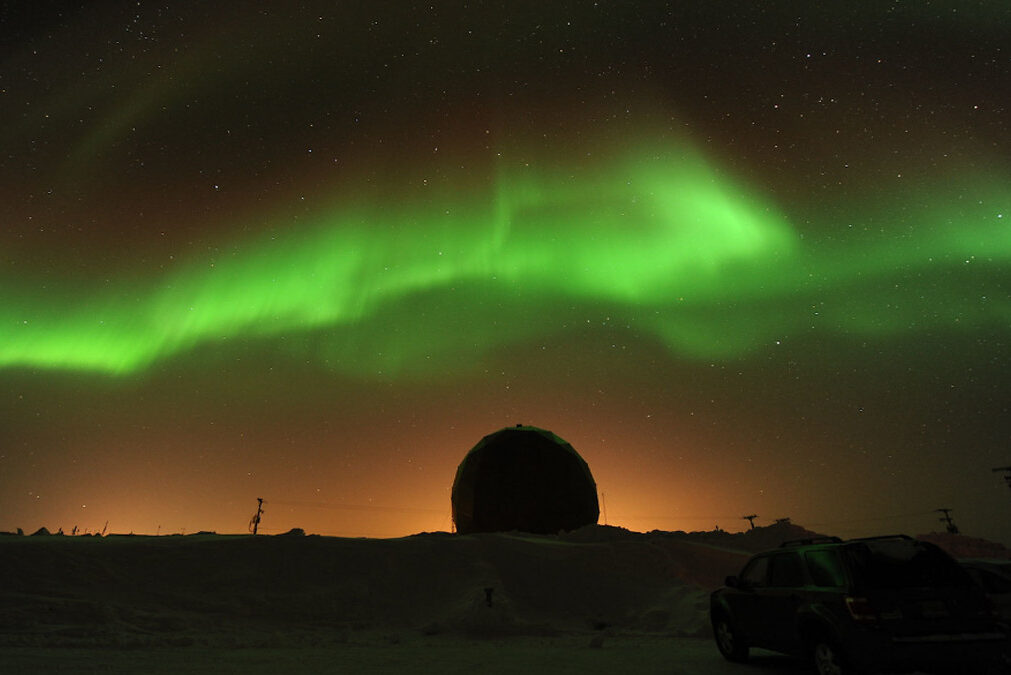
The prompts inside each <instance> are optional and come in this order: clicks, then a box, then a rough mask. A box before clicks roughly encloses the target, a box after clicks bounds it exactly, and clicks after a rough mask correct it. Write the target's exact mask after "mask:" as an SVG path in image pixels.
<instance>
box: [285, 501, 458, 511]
mask: <svg viewBox="0 0 1011 675" xmlns="http://www.w3.org/2000/svg"><path fill="white" fill-rule="evenodd" d="M270 503H271V504H274V505H275V506H278V505H280V506H305V507H310V508H315V509H335V510H339V511H386V512H391V513H443V514H444V513H446V509H423V508H418V507H411V506H378V505H375V504H328V503H324V502H298V501H295V502H280V501H277V500H276V499H275V500H271V502H270Z"/></svg>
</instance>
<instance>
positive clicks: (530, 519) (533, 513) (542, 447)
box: [452, 424, 600, 534]
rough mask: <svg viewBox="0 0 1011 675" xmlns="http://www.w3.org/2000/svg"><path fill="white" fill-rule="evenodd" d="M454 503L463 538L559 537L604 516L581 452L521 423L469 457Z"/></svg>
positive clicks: (456, 482)
mask: <svg viewBox="0 0 1011 675" xmlns="http://www.w3.org/2000/svg"><path fill="white" fill-rule="evenodd" d="M452 502H453V522H454V523H455V524H456V531H457V532H459V533H461V534H469V533H471V532H509V531H512V530H520V531H522V532H535V533H538V534H554V533H556V532H559V531H562V530H575V529H577V528H579V527H582V526H584V525H593V524H595V523H596V522H597V518H598V517H599V516H600V507H599V506H598V504H597V484H596V483H595V482H594V481H593V476H592V475H591V474H590V467H589V466H587V464H586V462H585V461H584V460H583V458H582V457H580V456H579V453H577V452H576V451H575V450H574V449H573V447H572V446H571V445H569V444H568V443H566V442H565V441H564V440H562V439H561V438H559V437H558V436H555V435H554V434H553V433H551V432H550V431H547V430H545V429H538V428H537V427H530V426H523V425H519V424H518V425H516V426H515V427H506V428H505V429H502V430H500V431H496V432H495V433H493V434H489V435H488V436H485V437H484V438H482V439H481V441H480V442H479V443H478V444H477V445H475V446H474V448H473V449H472V450H471V451H470V452H468V453H467V456H466V457H464V458H463V461H462V462H460V466H459V468H458V469H457V470H456V480H454V481H453V497H452Z"/></svg>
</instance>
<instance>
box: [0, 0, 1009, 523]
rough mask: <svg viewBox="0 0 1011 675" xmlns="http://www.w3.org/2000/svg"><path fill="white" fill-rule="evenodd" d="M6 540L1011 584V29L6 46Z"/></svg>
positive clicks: (108, 12)
mask: <svg viewBox="0 0 1011 675" xmlns="http://www.w3.org/2000/svg"><path fill="white" fill-rule="evenodd" d="M0 21H2V24H3V29H2V32H3V35H4V40H3V42H2V44H0V103H2V104H0V149H2V152H0V203H2V204H3V208H2V210H0V218H2V222H0V529H3V530H13V529H15V528H17V527H23V528H24V529H25V530H26V531H31V530H34V529H36V528H38V527H41V526H46V527H48V528H49V529H51V530H56V529H57V528H60V527H62V528H63V529H64V530H65V531H67V532H69V531H70V530H71V528H73V527H75V526H76V527H78V528H79V529H80V530H82V531H83V530H89V531H100V530H101V529H102V528H103V527H105V523H108V528H109V531H115V532H131V531H132V532H136V533H151V534H155V533H159V532H160V533H163V534H164V533H173V532H195V531H198V530H215V531H218V532H222V533H225V532H245V531H246V529H247V524H248V521H249V518H250V516H251V515H252V513H253V511H255V508H256V498H257V497H262V498H264V499H265V505H264V509H265V514H264V517H263V521H262V525H261V531H264V532H282V531H285V530H287V529H289V528H291V527H302V528H304V529H305V530H306V531H309V532H318V533H322V534H331V535H342V536H369V537H389V536H401V535H405V534H410V533H413V532H419V531H433V530H449V529H450V528H451V526H452V525H451V519H450V489H451V487H452V482H453V478H454V475H455V471H456V467H457V465H458V464H459V462H460V461H461V460H462V459H463V457H464V455H465V454H466V453H467V451H468V450H469V449H470V448H471V447H472V446H473V445H474V444H475V443H476V442H477V441H478V440H480V438H481V437H482V436H484V435H486V434H488V433H491V432H493V431H496V430H497V429H499V428H502V427H504V426H511V425H514V424H517V423H523V424H531V425H536V426H539V427H543V428H546V429H550V430H551V431H553V432H555V433H556V434H558V435H559V436H561V437H562V438H564V439H566V440H567V441H569V442H570V443H571V444H572V445H573V446H574V447H575V448H576V450H577V451H579V453H580V454H581V455H582V456H583V457H584V459H586V461H587V462H588V464H589V466H590V469H591V471H592V472H593V474H594V477H595V479H596V481H597V487H598V491H599V492H600V493H601V497H602V504H601V506H602V508H601V511H602V515H601V522H605V520H606V522H607V523H609V524H612V525H620V526H624V527H628V528H630V529H634V530H640V531H646V530H650V529H666V530H678V529H684V530H698V529H711V528H712V527H714V526H716V525H719V526H721V527H723V528H724V529H727V530H731V531H735V530H740V529H743V528H746V527H747V526H748V523H747V521H744V520H742V518H741V517H742V516H744V515H749V514H757V515H758V516H759V517H758V519H757V520H756V524H759V525H760V524H768V523H770V522H772V520H774V519H776V518H783V517H789V518H792V519H793V521H794V522H797V523H800V524H803V525H806V526H808V527H811V528H812V529H818V530H819V531H823V532H830V533H835V534H840V535H843V536H848V535H854V536H855V535H868V534H880V533H890V532H907V533H920V532H926V531H930V530H934V529H939V528H942V527H943V525H941V524H940V523H939V522H938V517H939V514H938V513H936V512H935V511H934V510H935V509H937V508H950V509H952V510H953V511H952V516H953V518H954V521H955V522H956V523H957V524H958V526H959V527H960V528H961V529H962V530H963V531H964V532H965V533H967V534H972V535H976V536H984V537H988V538H991V539H996V540H999V541H1003V542H1005V543H1011V492H1009V490H1008V488H1007V487H1006V486H1005V484H1004V481H1003V480H1002V476H1001V474H1000V473H994V472H993V471H992V470H991V469H993V468H995V467H1001V466H1007V465H1011V447H1009V444H1008V440H1009V438H1011V414H1009V410H1008V407H1009V404H1008V400H1009V390H1011V385H1009V383H1011V365H1009V358H1011V346H1009V338H1011V296H1009V288H1011V228H1009V225H1011V159H1009V158H1011V129H1009V120H1011V110H1009V109H1008V107H1007V106H1008V101H1011V54H1009V50H1008V47H1007V44H1008V41H1007V26H1008V25H1011V9H1009V8H1008V7H1007V5H1006V3H1004V2H999V1H976V2H965V1H964V0H960V1H957V2H932V1H927V0H924V1H922V2H846V3H817V4H816V5H812V4H811V3H752V2H742V1H737V2H727V3H704V2H686V1H684V2H623V1H622V2H619V1H612V2H607V1H600V2H590V1H587V2H572V1H569V0H562V1H559V2H526V1H523V0H521V1H517V2H509V3H493V2H480V1H467V2H462V1H453V2H433V3H414V2H408V1H406V0H405V1H403V2H401V1H396V2H371V1H370V2H364V1H363V2H343V3H323V2H320V3H313V2H299V3H288V2H285V3H257V4H256V5H255V6H253V5H247V4H237V3H203V2H172V3H154V2H146V1H141V2H136V3H87V2H43V1H40V2H32V3H3V4H2V5H0Z"/></svg>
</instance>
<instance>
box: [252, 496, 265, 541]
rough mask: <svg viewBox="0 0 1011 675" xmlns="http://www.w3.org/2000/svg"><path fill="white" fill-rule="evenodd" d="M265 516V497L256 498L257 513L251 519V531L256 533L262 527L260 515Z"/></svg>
mask: <svg viewBox="0 0 1011 675" xmlns="http://www.w3.org/2000/svg"><path fill="white" fill-rule="evenodd" d="M261 516H263V497H257V498H256V513H255V514H254V515H253V517H252V518H250V519H249V531H250V532H252V533H253V534H254V535H255V534H256V530H257V529H259V527H260V517H261Z"/></svg>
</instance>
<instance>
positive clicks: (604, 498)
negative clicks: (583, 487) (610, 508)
mask: <svg viewBox="0 0 1011 675" xmlns="http://www.w3.org/2000/svg"><path fill="white" fill-rule="evenodd" d="M600 506H601V507H602V510H603V511H604V525H607V495H606V494H604V493H603V492H601V493H600Z"/></svg>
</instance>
